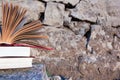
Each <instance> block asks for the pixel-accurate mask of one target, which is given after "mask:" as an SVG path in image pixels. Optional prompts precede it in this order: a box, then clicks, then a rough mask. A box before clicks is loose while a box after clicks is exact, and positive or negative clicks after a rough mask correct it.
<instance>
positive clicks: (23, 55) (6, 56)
mask: <svg viewBox="0 0 120 80" xmlns="http://www.w3.org/2000/svg"><path fill="white" fill-rule="evenodd" d="M32 59H33V58H32V57H30V48H29V47H0V69H11V68H28V67H32Z"/></svg>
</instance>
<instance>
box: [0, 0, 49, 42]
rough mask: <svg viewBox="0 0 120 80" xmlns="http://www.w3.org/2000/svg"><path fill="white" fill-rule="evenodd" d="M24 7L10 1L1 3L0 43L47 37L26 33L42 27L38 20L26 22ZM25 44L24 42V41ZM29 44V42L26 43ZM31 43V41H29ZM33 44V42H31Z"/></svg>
mask: <svg viewBox="0 0 120 80" xmlns="http://www.w3.org/2000/svg"><path fill="white" fill-rule="evenodd" d="M26 11H27V10H26V9H25V8H21V7H19V6H18V5H13V4H12V3H8V2H3V3H2V14H3V16H2V26H1V36H0V44H13V43H17V42H19V41H20V40H24V39H27V40H28V39H39V38H45V39H46V38H48V37H47V36H42V35H39V34H34V33H33V34H28V33H30V32H31V31H34V30H37V29H39V28H41V27H42V24H41V23H40V21H39V20H36V21H32V22H30V23H28V24H25V23H26V16H25V14H26ZM25 44H26V43H25ZM27 44H29V43H27ZM30 44H31V43H30ZM32 44H33V42H32Z"/></svg>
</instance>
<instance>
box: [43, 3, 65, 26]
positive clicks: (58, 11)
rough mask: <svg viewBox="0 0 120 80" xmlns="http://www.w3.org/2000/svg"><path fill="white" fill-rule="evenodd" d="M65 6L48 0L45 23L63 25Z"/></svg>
mask: <svg viewBox="0 0 120 80" xmlns="http://www.w3.org/2000/svg"><path fill="white" fill-rule="evenodd" d="M64 9H65V6H64V5H63V4H59V3H53V2H48V3H47V7H46V10H45V19H44V24H48V25H63V19H64Z"/></svg>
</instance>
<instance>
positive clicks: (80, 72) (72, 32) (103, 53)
mask: <svg viewBox="0 0 120 80" xmlns="http://www.w3.org/2000/svg"><path fill="white" fill-rule="evenodd" d="M9 1H11V2H13V3H15V4H18V5H20V6H22V7H25V8H26V9H27V10H28V12H27V14H26V15H27V16H28V21H32V20H38V19H39V20H41V22H42V23H43V24H44V26H43V28H42V29H41V30H39V32H42V34H47V35H48V36H49V39H48V40H37V42H38V43H40V44H42V45H46V46H51V47H53V48H54V50H53V51H44V50H37V49H32V51H31V52H32V55H34V56H35V57H36V61H38V62H40V63H44V64H46V66H47V70H48V71H49V72H50V73H51V74H52V75H61V76H64V77H66V78H72V79H73V80H119V79H120V19H119V17H120V5H119V4H120V0H9ZM0 9H1V8H0ZM0 21H1V14H0Z"/></svg>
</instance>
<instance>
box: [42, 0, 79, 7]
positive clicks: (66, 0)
mask: <svg viewBox="0 0 120 80" xmlns="http://www.w3.org/2000/svg"><path fill="white" fill-rule="evenodd" d="M43 1H47V2H48V1H56V2H63V3H65V4H68V3H70V4H71V5H73V6H74V5H76V4H77V3H79V0H43Z"/></svg>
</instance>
